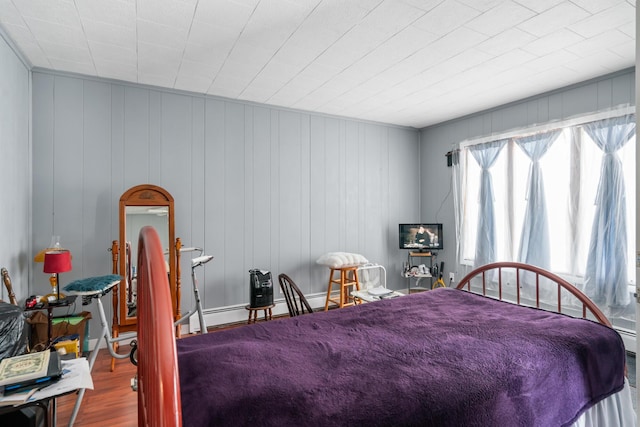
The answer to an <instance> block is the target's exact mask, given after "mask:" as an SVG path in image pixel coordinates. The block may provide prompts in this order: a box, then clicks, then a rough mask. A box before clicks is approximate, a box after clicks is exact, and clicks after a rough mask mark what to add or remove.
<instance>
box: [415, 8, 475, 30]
mask: <svg viewBox="0 0 640 427" xmlns="http://www.w3.org/2000/svg"><path fill="white" fill-rule="evenodd" d="M478 15H480V12H479V11H478V10H477V9H474V8H471V7H469V6H466V5H464V4H462V3H459V2H457V1H443V2H442V3H440V5H438V6H437V7H435V8H434V9H432V10H431V11H429V12H428V13H427V14H426V15H424V16H423V17H422V18H420V19H418V20H417V21H416V22H414V23H413V25H415V26H416V27H418V28H420V29H422V30H425V31H429V32H430V33H434V34H438V35H442V34H447V33H449V32H451V31H452V30H455V29H456V28H458V27H460V26H462V25H464V24H466V23H467V22H469V21H470V20H472V19H473V18H475V17H477V16H478Z"/></svg>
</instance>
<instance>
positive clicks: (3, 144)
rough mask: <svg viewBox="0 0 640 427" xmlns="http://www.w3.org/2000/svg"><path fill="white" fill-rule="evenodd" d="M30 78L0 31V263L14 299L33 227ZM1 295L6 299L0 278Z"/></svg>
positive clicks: (22, 287) (27, 262)
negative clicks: (0, 174)
mask: <svg viewBox="0 0 640 427" xmlns="http://www.w3.org/2000/svg"><path fill="white" fill-rule="evenodd" d="M30 85H31V80H30V75H29V69H28V67H27V66H26V65H25V64H24V62H23V61H22V60H21V59H20V57H18V56H17V55H16V53H15V52H14V50H13V49H12V47H11V46H10V45H9V44H7V42H6V41H5V40H4V38H3V37H2V34H1V33H0V172H1V173H2V178H0V236H2V238H1V242H2V244H0V267H5V268H6V269H7V270H8V271H9V275H10V276H11V279H12V283H13V290H14V292H15V294H16V297H17V298H18V300H24V298H26V297H28V296H29V271H30V266H31V264H33V262H32V259H33V255H32V254H31V247H30V244H29V243H30V242H29V235H30V230H31V159H30V156H31V140H30V138H29V135H30V130H29V129H30V126H31V122H30V116H31V111H30V108H31V103H30V99H31V87H30ZM0 287H1V288H2V289H1V290H0V298H2V299H3V300H5V301H8V300H9V299H8V297H7V292H6V289H5V287H4V285H2V284H1V282H0Z"/></svg>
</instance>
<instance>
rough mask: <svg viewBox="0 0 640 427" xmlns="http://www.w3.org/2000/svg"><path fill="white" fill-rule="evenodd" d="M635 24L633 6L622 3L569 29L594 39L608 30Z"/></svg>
mask: <svg viewBox="0 0 640 427" xmlns="http://www.w3.org/2000/svg"><path fill="white" fill-rule="evenodd" d="M633 22H635V10H634V8H633V6H631V5H630V4H628V3H625V2H622V3H620V4H618V5H617V6H614V7H611V8H609V9H605V10H603V11H601V12H598V13H597V14H595V15H593V16H591V17H589V18H587V19H583V20H582V21H580V22H576V23H575V24H573V25H570V26H569V27H568V28H569V29H570V30H571V31H575V32H576V33H578V34H580V35H581V36H583V37H593V36H597V35H598V34H600V33H604V32H605V31H608V30H613V29H617V28H618V27H619V26H620V25H625V24H628V23H633Z"/></svg>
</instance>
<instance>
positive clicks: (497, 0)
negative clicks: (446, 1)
mask: <svg viewBox="0 0 640 427" xmlns="http://www.w3.org/2000/svg"><path fill="white" fill-rule="evenodd" d="M458 1H459V2H460V3H463V4H466V5H467V6H469V7H472V8H474V9H477V10H479V11H480V12H486V11H488V10H490V9H493V8H495V7H496V6H500V4H501V3H503V2H504V0H458Z"/></svg>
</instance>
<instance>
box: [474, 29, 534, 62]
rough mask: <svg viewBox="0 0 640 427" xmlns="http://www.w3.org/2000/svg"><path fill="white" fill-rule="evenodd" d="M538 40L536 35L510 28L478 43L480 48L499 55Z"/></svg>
mask: <svg viewBox="0 0 640 427" xmlns="http://www.w3.org/2000/svg"><path fill="white" fill-rule="evenodd" d="M534 40H536V38H535V36H533V35H531V34H529V33H527V32H524V31H522V30H519V29H517V28H509V29H507V30H505V31H503V32H501V33H500V34H497V35H495V36H493V37H491V38H490V39H487V40H485V41H483V42H482V43H480V44H479V45H478V49H480V50H482V51H483V52H486V53H488V54H491V55H494V56H498V55H502V54H503V53H506V52H509V51H510V50H513V49H516V48H519V47H521V46H523V45H527V44H529V43H531V42H533V41H534Z"/></svg>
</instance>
